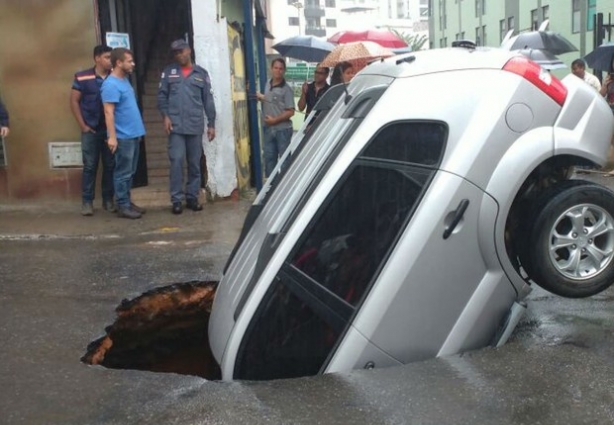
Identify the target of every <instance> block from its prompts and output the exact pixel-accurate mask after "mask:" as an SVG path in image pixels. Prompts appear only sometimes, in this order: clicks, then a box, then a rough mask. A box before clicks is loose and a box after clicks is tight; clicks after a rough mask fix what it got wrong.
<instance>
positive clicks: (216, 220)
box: [0, 177, 614, 425]
mask: <svg viewBox="0 0 614 425" xmlns="http://www.w3.org/2000/svg"><path fill="white" fill-rule="evenodd" d="M591 178H593V177H591ZM594 178H596V179H599V177H594ZM603 180H604V181H605V182H606V183H608V185H610V182H609V181H607V179H603ZM612 183H614V179H612ZM248 207H249V203H248V202H247V201H240V202H231V201H225V202H218V203H215V204H207V205H206V206H205V210H204V211H203V212H201V213H192V212H190V211H186V212H185V213H184V214H183V215H181V216H172V215H171V214H170V213H169V212H168V210H167V209H154V210H151V211H148V213H147V215H146V216H145V217H144V218H143V219H141V220H138V221H129V220H121V219H117V218H115V217H114V216H112V215H110V214H108V213H103V212H97V214H96V215H95V216H94V217H92V218H85V217H81V216H80V215H78V211H76V210H75V207H74V205H72V208H69V206H66V205H64V206H61V207H57V208H54V209H53V211H52V212H49V211H47V210H45V209H41V208H27V209H25V210H24V209H18V210H15V209H14V208H2V207H0V280H1V285H0V302H1V304H2V309H1V310H0V340H1V341H2V348H1V349H0V423H1V424H28V425H29V424H357V423H360V424H433V425H434V424H566V425H567V424H596V425H597V424H599V425H601V424H610V423H612V424H614V290H612V289H610V290H608V291H606V292H604V293H602V294H600V295H598V296H595V297H593V298H590V299H584V300H568V299H563V298H560V297H556V296H553V295H550V294H549V293H547V292H545V291H542V290H540V289H539V288H536V289H535V290H534V291H533V293H532V294H531V295H530V297H529V307H528V313H527V315H526V316H525V318H524V319H523V320H522V322H521V323H520V325H519V327H518V328H517V330H516V332H515V333H514V335H513V337H512V339H511V340H510V342H508V344H506V345H505V346H503V347H501V348H499V349H493V348H487V349H483V350H478V351H475V352H470V353H465V354H463V355H458V356H451V357H448V358H440V359H434V360H429V361H425V362H419V363H414V364H410V365H406V366H403V367H396V368H390V369H374V370H370V371H366V370H361V371H354V372H351V373H347V374H334V375H327V376H320V377H315V378H304V379H298V380H287V381H276V382H264V383H241V382H235V383H219V382H207V381H205V380H203V379H201V378H197V377H190V376H181V375H174V374H163V373H152V372H141V371H132V370H112V369H105V368H103V367H99V366H87V365H84V364H82V363H81V362H80V361H79V359H80V357H81V356H82V355H83V354H84V352H85V349H86V346H87V344H88V343H89V342H90V341H92V340H94V339H96V338H98V337H100V336H101V335H103V333H104V328H105V327H106V326H108V325H110V324H111V323H112V322H113V320H114V318H115V317H114V309H115V307H116V306H117V305H118V304H119V302H120V301H121V300H122V299H124V298H133V297H135V296H137V295H139V294H140V293H142V292H144V291H146V290H149V289H152V288H155V287H158V286H164V285H169V284H172V283H176V282H187V281H192V280H218V279H219V277H220V275H221V270H222V268H223V266H224V263H225V260H226V258H227V256H228V254H229V253H230V250H231V249H232V247H233V245H234V242H235V240H236V239H237V237H238V234H239V232H240V229H241V225H242V222H243V217H244V214H245V212H246V211H247V209H248Z"/></svg>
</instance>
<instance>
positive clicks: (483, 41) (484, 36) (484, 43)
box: [482, 25, 488, 46]
mask: <svg viewBox="0 0 614 425" xmlns="http://www.w3.org/2000/svg"><path fill="white" fill-rule="evenodd" d="M487 43H488V42H487V41H486V25H482V46H486V45H487Z"/></svg>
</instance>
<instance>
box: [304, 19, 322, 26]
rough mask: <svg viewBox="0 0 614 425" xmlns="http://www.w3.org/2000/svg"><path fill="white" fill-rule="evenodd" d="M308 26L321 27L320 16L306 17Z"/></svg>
mask: <svg viewBox="0 0 614 425" xmlns="http://www.w3.org/2000/svg"><path fill="white" fill-rule="evenodd" d="M306 21H307V28H320V26H321V25H320V18H306Z"/></svg>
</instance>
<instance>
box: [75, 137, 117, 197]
mask: <svg viewBox="0 0 614 425" xmlns="http://www.w3.org/2000/svg"><path fill="white" fill-rule="evenodd" d="M106 140H107V132H106V131H99V132H97V133H90V132H88V133H81V153H82V158H83V176H82V178H81V198H82V200H83V202H84V203H86V202H87V203H91V202H92V201H94V199H95V198H96V175H97V174H98V162H99V161H100V159H102V184H101V186H102V187H101V190H102V199H103V200H104V201H112V200H113V168H114V167H115V162H114V161H113V154H112V153H111V151H110V150H109V147H108V146H107V143H106Z"/></svg>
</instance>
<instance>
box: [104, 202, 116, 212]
mask: <svg viewBox="0 0 614 425" xmlns="http://www.w3.org/2000/svg"><path fill="white" fill-rule="evenodd" d="M102 208H103V209H104V210H105V211H108V212H112V213H113V212H115V211H117V209H116V208H115V202H113V200H110V201H103V202H102Z"/></svg>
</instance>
